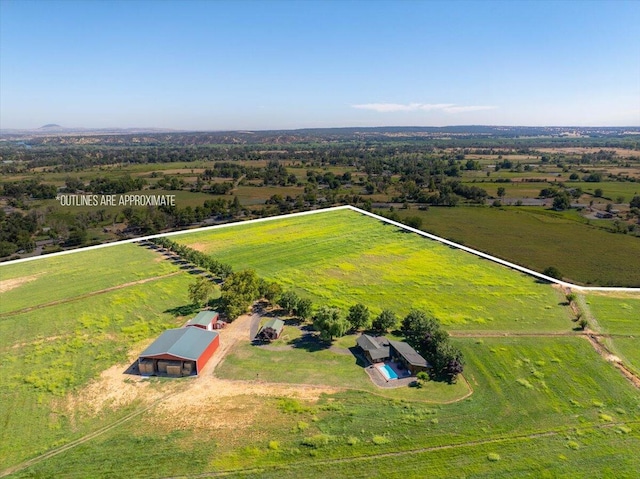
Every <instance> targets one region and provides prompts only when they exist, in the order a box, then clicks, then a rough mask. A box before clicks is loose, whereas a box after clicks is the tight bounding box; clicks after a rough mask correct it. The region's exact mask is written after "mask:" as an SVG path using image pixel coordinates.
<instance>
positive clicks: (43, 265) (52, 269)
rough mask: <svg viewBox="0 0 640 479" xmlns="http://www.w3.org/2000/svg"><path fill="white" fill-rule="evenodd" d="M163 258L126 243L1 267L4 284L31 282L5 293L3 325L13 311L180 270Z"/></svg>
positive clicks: (0, 306)
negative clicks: (9, 282) (7, 282)
mask: <svg viewBox="0 0 640 479" xmlns="http://www.w3.org/2000/svg"><path fill="white" fill-rule="evenodd" d="M163 258H164V257H163V256H161V255H160V254H159V253H156V252H154V251H151V250H147V249H146V248H143V247H141V246H137V245H135V244H124V245H119V246H109V247H105V248H101V249H99V250H97V251H79V252H74V253H72V254H68V255H62V256H54V257H48V258H42V259H38V260H35V261H27V262H24V263H18V264H9V265H6V264H5V265H1V266H0V280H1V281H5V280H20V279H23V280H28V281H26V282H24V283H22V284H21V285H20V286H18V287H17V288H13V289H10V290H9V291H6V292H4V293H2V301H0V322H2V321H4V318H3V316H6V313H8V312H11V311H18V310H21V309H24V308H31V307H36V306H40V305H43V304H47V303H51V302H53V301H60V300H65V301H66V300H69V299H72V298H74V297H77V296H80V295H84V294H89V293H91V292H93V291H99V290H102V289H105V288H110V287H114V286H119V285H122V284H126V283H131V282H134V281H140V280H144V279H147V278H153V277H156V276H162V275H166V274H170V273H173V272H176V271H179V269H178V267H177V266H175V265H173V264H171V262H170V261H168V260H165V259H163Z"/></svg>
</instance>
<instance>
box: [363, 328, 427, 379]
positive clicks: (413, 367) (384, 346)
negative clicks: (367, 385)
mask: <svg viewBox="0 0 640 479" xmlns="http://www.w3.org/2000/svg"><path fill="white" fill-rule="evenodd" d="M356 342H357V344H358V346H359V347H360V349H362V351H363V353H364V356H365V358H366V359H367V360H368V361H369V362H370V363H372V364H375V363H383V362H385V361H395V362H396V363H398V364H399V365H402V367H403V368H404V369H406V370H407V371H409V372H410V373H411V374H412V375H416V374H418V373H419V372H421V371H428V370H429V369H430V368H431V366H430V365H429V363H428V362H427V360H426V359H424V358H423V357H422V356H420V354H419V353H418V352H417V351H416V350H415V349H413V348H412V347H411V346H409V345H408V344H407V343H405V342H402V341H393V340H390V339H387V338H385V337H384V336H380V337H373V336H369V335H368V334H362V335H360V336H359V337H358V339H357V340H356Z"/></svg>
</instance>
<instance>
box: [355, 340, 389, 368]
mask: <svg viewBox="0 0 640 479" xmlns="http://www.w3.org/2000/svg"><path fill="white" fill-rule="evenodd" d="M356 343H357V344H358V346H360V349H362V351H363V352H364V355H365V357H366V358H367V359H368V360H369V362H371V363H379V362H382V361H385V360H387V359H389V357H390V351H389V341H388V340H387V338H385V337H384V336H382V337H379V338H376V337H373V336H369V335H368V334H361V335H360V336H358V339H357V340H356Z"/></svg>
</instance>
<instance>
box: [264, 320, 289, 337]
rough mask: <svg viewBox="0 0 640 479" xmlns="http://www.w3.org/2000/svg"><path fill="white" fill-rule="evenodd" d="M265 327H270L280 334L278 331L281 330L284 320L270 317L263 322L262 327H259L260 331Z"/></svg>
mask: <svg viewBox="0 0 640 479" xmlns="http://www.w3.org/2000/svg"><path fill="white" fill-rule="evenodd" d="M267 328H271V329H273V330H274V331H275V332H276V334H280V331H282V328H284V321H282V320H281V319H276V318H273V319H270V320H269V321H267V322H266V323H264V326H262V329H260V331H263V330H265V329H267Z"/></svg>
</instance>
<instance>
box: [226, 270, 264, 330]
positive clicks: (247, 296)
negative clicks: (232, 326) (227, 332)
mask: <svg viewBox="0 0 640 479" xmlns="http://www.w3.org/2000/svg"><path fill="white" fill-rule="evenodd" d="M259 298H260V281H259V279H258V276H257V275H256V272H255V271H254V270H252V269H245V270H243V271H237V272H235V273H231V274H230V275H229V276H227V278H226V280H225V282H224V284H223V285H222V301H221V303H222V310H223V312H224V313H225V314H226V316H227V318H228V319H229V320H230V321H233V320H234V319H236V318H237V317H238V316H240V315H241V314H243V313H244V312H245V311H246V310H247V309H248V308H249V306H250V305H251V303H253V302H254V301H255V300H256V299H259Z"/></svg>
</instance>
